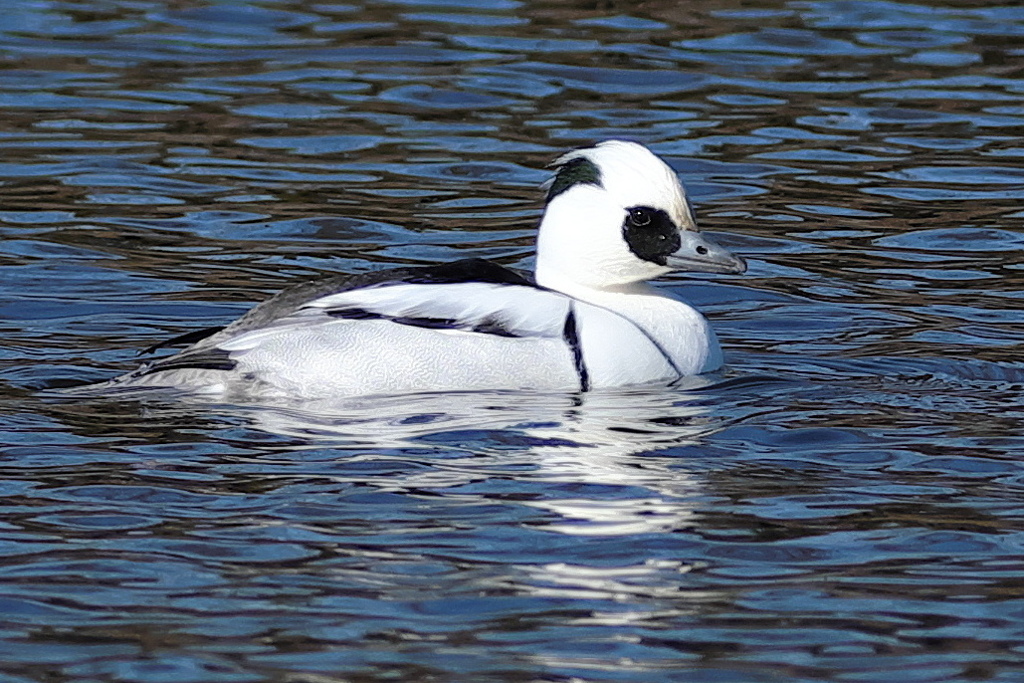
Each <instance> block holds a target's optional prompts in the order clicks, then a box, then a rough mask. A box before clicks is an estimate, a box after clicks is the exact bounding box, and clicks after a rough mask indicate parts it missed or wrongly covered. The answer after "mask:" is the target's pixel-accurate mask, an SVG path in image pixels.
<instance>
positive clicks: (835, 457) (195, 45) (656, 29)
mask: <svg viewBox="0 0 1024 683" xmlns="http://www.w3.org/2000/svg"><path fill="white" fill-rule="evenodd" d="M605 7H609V8H611V9H605ZM2 24H3V26H2V29H0V31H2V33H0V55H2V56H3V70H0V111H2V124H0V183H2V184H0V231H2V236H3V241H2V242H0V266H2V267H0V326H2V327H0V331H2V335H3V346H2V347H0V405H2V407H0V413H2V418H0V420H2V430H3V435H2V437H0V449H2V450H0V467H2V478H0V487H2V489H3V494H4V498H3V502H2V505H3V508H2V510H3V516H2V517H0V533H2V536H0V680H3V681H4V683H8V682H10V683H16V682H17V683H20V682H22V681H44V680H45V681H147V682H149V681H154V682H155V681H175V682H187V681H196V682H201V683H207V682H209V683H217V682H221V681H225V682H227V681H231V682H234V681H290V682H293V683H295V682H303V683H314V682H321V681H342V680H345V681H385V680H389V681H394V680H403V681H405V680H407V681H469V680H472V681H509V682H511V681H588V682H589V681H616V682H619V681H623V682H625V681H687V682H701V681H716V682H721V681H736V682H742V683H748V682H753V683H758V682H762V681H786V682H792V681H798V682H799V681H877V680H889V679H890V678H891V677H892V676H894V675H895V676H899V677H900V678H901V680H907V681H915V682H917V681H968V680H970V681H1019V680H1021V676H1022V674H1021V673H1020V672H1021V666H1022V664H1024V644H1022V643H1024V596H1022V593H1021V557H1022V550H1024V548H1022V545H1024V531H1022V527H1024V525H1022V517H1024V507H1022V505H1021V500H1022V496H1024V480H1022V475H1024V468H1022V465H1021V458H1020V456H1021V454H1022V452H1024V442H1022V430H1021V418H1022V415H1024V400H1022V398H1021V394H1022V387H1024V365H1022V363H1021V360H1020V358H1019V353H1018V348H1019V346H1018V345H1019V339H1020V334H1021V331H1022V329H1024V327H1022V324H1024V313H1022V306H1021V292H1022V280H1024V278H1022V275H1021V273H1022V270H1021V265H1020V253H1021V248H1022V246H1024V238H1022V231H1021V224H1022V218H1024V211H1022V210H1021V200H1022V199H1024V173H1022V171H1021V167H1022V163H1021V162H1022V157H1024V144H1022V142H1021V137H1020V132H1021V131H1022V130H1024V102H1022V100H1024V76H1022V71H1021V64H1022V58H1024V48H1022V46H1024V10H1022V9H1021V8H1020V7H1018V6H1015V5H1011V4H997V3H985V2H975V3H957V4H953V3H950V4H943V3H932V4H928V5H924V4H903V3H898V2H831V1H821V2H818V1H814V0H811V1H803V2H788V3H784V2H773V1H771V0H766V1H765V2H762V3H757V4H756V5H749V4H743V5H739V4H731V5H717V4H714V3H712V4H700V3H697V4H692V5H690V4H686V5H679V4H677V3H671V2H658V1H656V2H652V3H644V4H643V5H642V9H638V8H634V9H630V7H629V6H627V5H622V6H621V7H619V6H618V5H616V6H614V7H613V6H612V4H611V3H598V4H597V5H595V4H594V3H542V2H538V3H533V2H519V1H517V0H491V1H490V2H483V3H475V2H474V3H468V2H461V1H458V0H408V1H405V2H402V1H399V0H396V1H394V2H381V3H362V2H360V1H359V0H355V1H354V2H352V3H347V4H331V3H317V2H312V1H310V2H299V1H296V2H288V1H285V0H281V1H279V2H272V1H266V2H258V1H256V0H250V1H248V2H246V1H244V0H240V1H238V2H231V3H218V2H208V3H203V2H179V3H162V2H157V1H156V0H131V1H129V0H106V1H104V2H98V3H97V2H87V1H86V0H67V1H64V2H57V1H52V0H14V1H13V2H9V3H7V4H5V6H4V19H3V22H2ZM613 136H626V137H629V138H632V139H636V140H639V141H642V142H644V143H646V144H649V145H651V146H652V147H653V148H654V149H655V150H656V151H657V152H659V153H661V154H663V155H665V156H666V157H667V158H668V159H669V161H670V162H671V163H672V164H673V165H674V166H675V168H676V169H677V170H678V171H679V172H680V174H681V176H682V178H683V179H684V181H685V182H686V183H687V185H688V187H689V190H690V193H691V195H692V197H693V199H694V200H695V203H696V206H697V215H698V219H699V221H700V222H701V224H702V225H703V226H704V227H705V229H707V230H708V231H709V232H711V233H713V234H714V236H715V237H716V238H717V239H720V240H721V241H722V242H723V243H725V244H727V245H728V246H730V247H731V248H732V249H734V250H735V251H736V252H738V253H741V254H742V255H744V256H746V257H747V258H748V259H749V261H750V263H751V269H750V271H749V272H748V274H747V275H745V276H742V277H702V278H689V277H684V276H679V277H674V278H668V279H667V280H666V281H665V282H664V286H666V287H668V288H669V289H672V290H673V291H675V292H677V293H678V294H679V295H680V296H682V297H684V298H687V299H688V300H690V301H692V302H693V303H695V304H696V305H698V306H699V307H700V308H701V309H702V310H703V311H704V312H705V313H706V314H707V315H708V317H709V318H710V319H711V320H712V323H713V325H714V326H715V328H716V329H717V331H718V333H719V336H720V337H721V339H722V341H723V344H724V347H725V350H726V356H727V361H728V368H727V369H726V370H725V371H724V372H723V373H720V374H717V375H713V376H710V377H708V378H703V379H698V380H694V381H693V382H691V383H687V384H686V385H684V386H681V387H678V388H675V389H671V390H665V389H652V388H638V389H624V390H621V391H616V392H607V393H594V394H589V395H585V396H582V397H579V396H571V395H543V394H542V395H532V394H531V395H521V394H512V393H501V392H499V393H493V394H482V395H461V396H460V395H456V396H441V397H438V396H421V397H405V398H396V399H377V400H356V401H350V402H347V403H338V404H335V405H320V406H306V407H303V408H301V409H300V408H297V407H290V406H232V405H217V404H199V403H195V402H184V401H175V400H167V401H155V400H148V401H145V402H130V401H125V400H121V401H117V400H112V401H68V400H63V399H59V398H54V397H53V396H52V395H51V394H50V393H48V391H47V390H49V389H53V388H56V387H61V386H67V385H69V384H75V383H82V382H86V381H93V380H99V379H103V378H107V377H110V376H112V375H114V374H116V373H118V372H121V371H123V370H125V369H128V368H131V367H133V366H134V365H135V363H136V359H135V352H136V350H137V349H140V348H143V347H145V346H148V345H149V344H151V343H153V342H155V341H158V340H160V339H163V338H166V337H168V336H172V335H174V334H178V333H181V332H185V331H188V330H193V329H197V328H200V327H204V326H209V325H213V324H218V323H223V322H224V321H226V320H229V319H231V318H233V317H234V316H237V315H238V314H239V313H240V312H242V311H243V310H245V309H246V308H247V307H248V306H249V303H250V302H252V301H255V300H258V299H260V298H262V297H265V296H266V295H267V293H269V292H272V291H276V290H278V289H280V288H281V287H283V286H285V285H286V284H288V283H290V282H293V281H295V280H296V279H299V278H302V277H308V276H312V275H315V274H317V273H323V272H346V273H355V272H362V271H365V270H369V269H373V268H380V267H386V266H395V265H409V264H431V263H438V262H443V261H447V260H451V259H454V258H458V257H469V256H482V257H487V258H493V259H496V260H498V261H500V262H502V263H504V264H507V265H514V266H521V267H529V266H530V264H531V254H532V238H533V228H534V226H535V224H536V220H537V217H538V215H539V210H540V196H541V195H540V192H539V190H538V189H537V185H538V184H539V183H540V182H542V181H543V180H544V179H545V178H547V177H548V173H547V172H546V171H545V170H544V165H545V164H546V163H548V162H549V161H550V160H551V159H552V158H553V157H554V156H556V155H557V154H559V153H561V152H563V151H565V150H566V149H568V148H571V147H574V146H577V145H580V144H587V143H590V142H593V141H595V140H598V139H602V138H607V137H613Z"/></svg>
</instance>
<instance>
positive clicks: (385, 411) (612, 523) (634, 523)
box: [216, 377, 722, 536]
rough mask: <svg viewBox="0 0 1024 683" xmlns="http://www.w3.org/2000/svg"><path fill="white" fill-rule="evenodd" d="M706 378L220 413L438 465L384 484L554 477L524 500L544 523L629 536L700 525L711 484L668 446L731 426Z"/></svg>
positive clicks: (295, 448)
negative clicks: (710, 400)
mask: <svg viewBox="0 0 1024 683" xmlns="http://www.w3.org/2000/svg"><path fill="white" fill-rule="evenodd" d="M706 388H712V382H711V381H709V380H708V379H706V378H699V377H698V378H691V379H690V380H688V383H687V384H686V385H685V386H682V387H680V386H675V387H672V388H665V387H633V388H630V389H621V390H607V391H595V392H589V393H585V394H565V393H524V392H473V393H461V394H459V393H456V394H422V395H415V396H408V395H406V396H398V397H376V398H358V399H345V400H343V401H342V400H339V401H316V402H306V403H302V404H297V403H287V404H284V403H282V404H276V405H275V404H267V403H265V402H264V403H260V404H259V405H255V404H254V405H237V406H224V405H218V406H216V412H223V413H229V414H231V415H233V416H236V417H243V418H244V421H245V422H247V423H248V424H249V425H251V426H252V427H254V428H256V429H258V430H260V431H262V432H265V433H268V434H272V435H275V436H277V437H281V438H282V439H284V440H287V442H288V446H287V448H286V450H288V451H291V452H293V455H294V454H295V453H296V452H301V451H304V450H318V451H322V449H325V448H328V449H343V450H344V451H346V452H347V453H348V454H350V455H349V457H350V458H351V457H355V458H360V459H364V458H373V459H380V458H391V459H401V460H406V461H408V460H409V459H410V458H412V459H415V460H417V461H420V462H422V463H424V464H425V465H426V466H425V467H422V468H417V469H414V470H413V471H409V472H405V473H403V474H402V475H401V476H399V477H395V478H393V479H389V478H386V477H382V478H380V479H377V480H375V481H374V482H373V484H374V485H375V486H376V487H378V488H380V489H385V490H396V491H398V490H401V491H409V490H411V489H417V490H424V489H431V490H435V491H437V490H438V489H445V490H447V493H446V495H447V494H448V493H455V491H454V489H457V488H458V487H462V486H466V485H467V484H469V483H471V482H479V481H482V480H487V479H493V478H505V479H508V478H515V479H520V480H522V479H528V480H530V481H531V482H534V483H545V484H547V485H546V486H544V487H543V490H544V491H546V492H547V493H546V494H544V495H542V496H538V495H536V494H534V495H531V496H522V497H521V499H520V500H518V501H516V502H518V503H519V504H522V505H525V506H530V507H533V508H536V509H539V510H544V511H547V512H549V513H552V514H551V515H550V516H545V517H544V518H543V519H542V520H541V521H537V522H535V523H534V526H535V528H536V527H540V528H545V529H548V530H550V531H554V532H558V533H562V534H569V535H577V536H595V535H596V536H600V535H628V534H637V533H647V532H663V531H668V530H672V529H679V528H680V527H685V526H688V524H689V522H690V519H691V517H692V515H693V501H695V499H696V498H697V497H699V496H701V495H702V484H701V481H700V479H699V478H698V477H697V476H695V475H694V474H693V473H692V472H690V471H687V470H686V469H684V468H682V467H680V464H681V461H680V459H679V458H678V456H676V455H670V454H667V453H666V451H667V450H668V449H678V448H681V447H687V446H697V445H699V444H700V443H701V441H702V439H703V438H704V437H705V436H707V435H709V434H711V433H714V432H715V431H718V430H719V429H721V428H722V423H721V421H720V420H715V419H714V418H713V416H712V415H711V414H710V412H709V411H708V409H707V408H706V407H705V405H703V404H704V401H703V400H702V390H703V389H706ZM278 446H279V444H278ZM359 476H360V480H361V481H363V482H364V483H365V481H366V479H365V476H363V475H359ZM456 495H458V494H457V493H456ZM494 495H498V494H494Z"/></svg>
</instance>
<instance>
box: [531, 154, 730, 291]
mask: <svg viewBox="0 0 1024 683" xmlns="http://www.w3.org/2000/svg"><path fill="white" fill-rule="evenodd" d="M553 165H554V166H556V167H557V169H558V170H557V173H556V175H555V178H554V179H553V180H552V181H551V183H550V185H549V186H548V197H547V207H546V209H545V211H544V217H543V219H542V220H541V224H540V230H539V233H538V236H537V269H536V277H537V282H538V283H539V284H541V285H543V286H545V287H550V288H552V289H565V288H566V287H567V286H571V285H582V286H585V287H591V288H596V289H612V288H617V287H622V286H627V285H630V284H633V283H637V282H642V281H645V280H651V279H653V278H656V277H658V276H659V275H664V274H665V273H669V272H672V271H676V270H682V271H691V272H701V273H742V272H744V271H745V270H746V268H747V265H746V263H745V262H744V261H743V259H741V258H739V257H737V256H734V255H733V254H731V253H730V252H729V251H728V250H727V249H725V248H724V247H721V246H719V245H717V244H715V243H714V242H712V241H711V240H709V239H707V238H706V237H705V236H704V235H702V234H701V233H700V230H699V229H698V228H697V223H696V221H695V220H694V217H693V211H692V210H691V208H690V204H689V202H687V200H686V193H685V192H684V190H683V186H682V184H681V183H680V182H679V178H678V176H677V175H676V173H675V171H673V170H672V169H671V168H670V167H669V166H668V164H666V163H665V162H664V161H662V160H661V159H659V158H658V157H657V156H655V155H654V154H653V153H652V152H651V151H650V150H649V149H647V148H646V147H644V146H643V145H639V144H637V143H635V142H624V141H622V140H607V141H605V142H601V143H599V144H597V145H596V146H594V147H588V148H585V149H578V150H575V151H572V152H569V153H568V154H566V155H564V156H562V157H559V158H558V159H557V160H555V162H554V164H553Z"/></svg>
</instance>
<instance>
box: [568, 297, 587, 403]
mask: <svg viewBox="0 0 1024 683" xmlns="http://www.w3.org/2000/svg"><path fill="white" fill-rule="evenodd" d="M562 338H563V339H564V340H565V343H566V344H568V345H569V350H570V351H572V361H573V364H574V365H575V366H576V374H577V375H579V378H580V391H590V373H589V372H587V364H586V363H585V362H583V347H582V346H581V345H580V335H579V332H578V331H577V329H576V307H575V306H573V305H570V306H569V315H567V316H565V327H564V328H563V329H562Z"/></svg>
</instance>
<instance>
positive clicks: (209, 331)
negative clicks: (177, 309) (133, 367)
mask: <svg viewBox="0 0 1024 683" xmlns="http://www.w3.org/2000/svg"><path fill="white" fill-rule="evenodd" d="M223 329H224V326H223V325H218V326H217V327H207V328H206V329H203V330H192V331H191V332H186V333H185V334H179V335H178V336H177V337H172V338H171V339H165V340H164V341H160V342H157V343H156V344H153V345H152V346H147V347H146V348H144V349H142V350H141V351H139V355H140V356H145V355H146V354H148V353H153V352H154V351H157V350H159V349H162V348H164V347H165V346H182V345H184V344H195V343H196V342H197V341H200V340H202V339H206V338H207V337H209V336H211V335H214V334H217V333H218V332H220V331H221V330H223Z"/></svg>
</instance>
